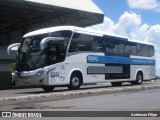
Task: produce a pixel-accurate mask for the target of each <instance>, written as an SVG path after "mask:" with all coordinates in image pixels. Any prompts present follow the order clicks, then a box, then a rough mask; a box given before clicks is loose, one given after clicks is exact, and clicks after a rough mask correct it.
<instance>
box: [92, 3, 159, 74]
mask: <svg viewBox="0 0 160 120" xmlns="http://www.w3.org/2000/svg"><path fill="white" fill-rule="evenodd" d="M93 2H94V3H95V4H96V5H97V6H98V7H99V8H100V9H101V10H102V11H103V13H104V15H105V18H104V22H103V23H102V24H99V25H94V26H92V27H91V29H96V30H99V31H103V32H106V33H107V34H114V35H119V36H124V37H128V38H133V39H136V40H141V41H148V42H151V43H153V44H154V45H155V49H156V71H157V75H158V76H160V0H93Z"/></svg>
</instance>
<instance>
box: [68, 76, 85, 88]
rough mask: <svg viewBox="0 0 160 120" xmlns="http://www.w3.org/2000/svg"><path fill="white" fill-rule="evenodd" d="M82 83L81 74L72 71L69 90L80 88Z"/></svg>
mask: <svg viewBox="0 0 160 120" xmlns="http://www.w3.org/2000/svg"><path fill="white" fill-rule="evenodd" d="M81 83H82V76H81V75H80V74H78V73H73V74H72V75H71V78H70V85H69V86H68V88H69V90H77V89H79V88H80V86H81Z"/></svg>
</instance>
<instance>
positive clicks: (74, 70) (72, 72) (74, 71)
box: [68, 69, 84, 84]
mask: <svg viewBox="0 0 160 120" xmlns="http://www.w3.org/2000/svg"><path fill="white" fill-rule="evenodd" d="M72 74H79V75H80V76H81V80H82V81H81V82H82V84H83V81H84V75H83V72H82V70H81V69H72V70H71V71H70V72H69V76H68V80H69V83H70V78H71V75H72Z"/></svg>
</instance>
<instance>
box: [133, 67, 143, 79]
mask: <svg viewBox="0 0 160 120" xmlns="http://www.w3.org/2000/svg"><path fill="white" fill-rule="evenodd" d="M138 73H140V74H142V79H144V74H143V70H142V69H138V70H137V71H136V74H135V80H136V78H137V74H138Z"/></svg>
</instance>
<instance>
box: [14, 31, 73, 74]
mask: <svg viewBox="0 0 160 120" xmlns="http://www.w3.org/2000/svg"><path fill="white" fill-rule="evenodd" d="M65 32H66V31H59V32H55V33H50V34H48V33H47V34H42V35H36V36H31V37H27V38H24V40H23V42H22V43H21V45H20V47H19V49H18V53H17V65H16V66H17V70H18V71H24V70H34V69H38V68H41V67H44V66H47V65H52V64H55V63H58V62H62V61H64V60H65V54H66V49H67V45H68V42H69V40H70V36H71V32H70V35H68V36H67V35H66V36H65V34H64V33H65ZM67 32H68V31H67ZM49 36H54V37H64V40H60V41H58V40H55V41H49V42H47V43H46V44H45V47H44V49H43V50H41V49H40V42H41V41H42V40H43V39H44V38H46V37H49Z"/></svg>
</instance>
